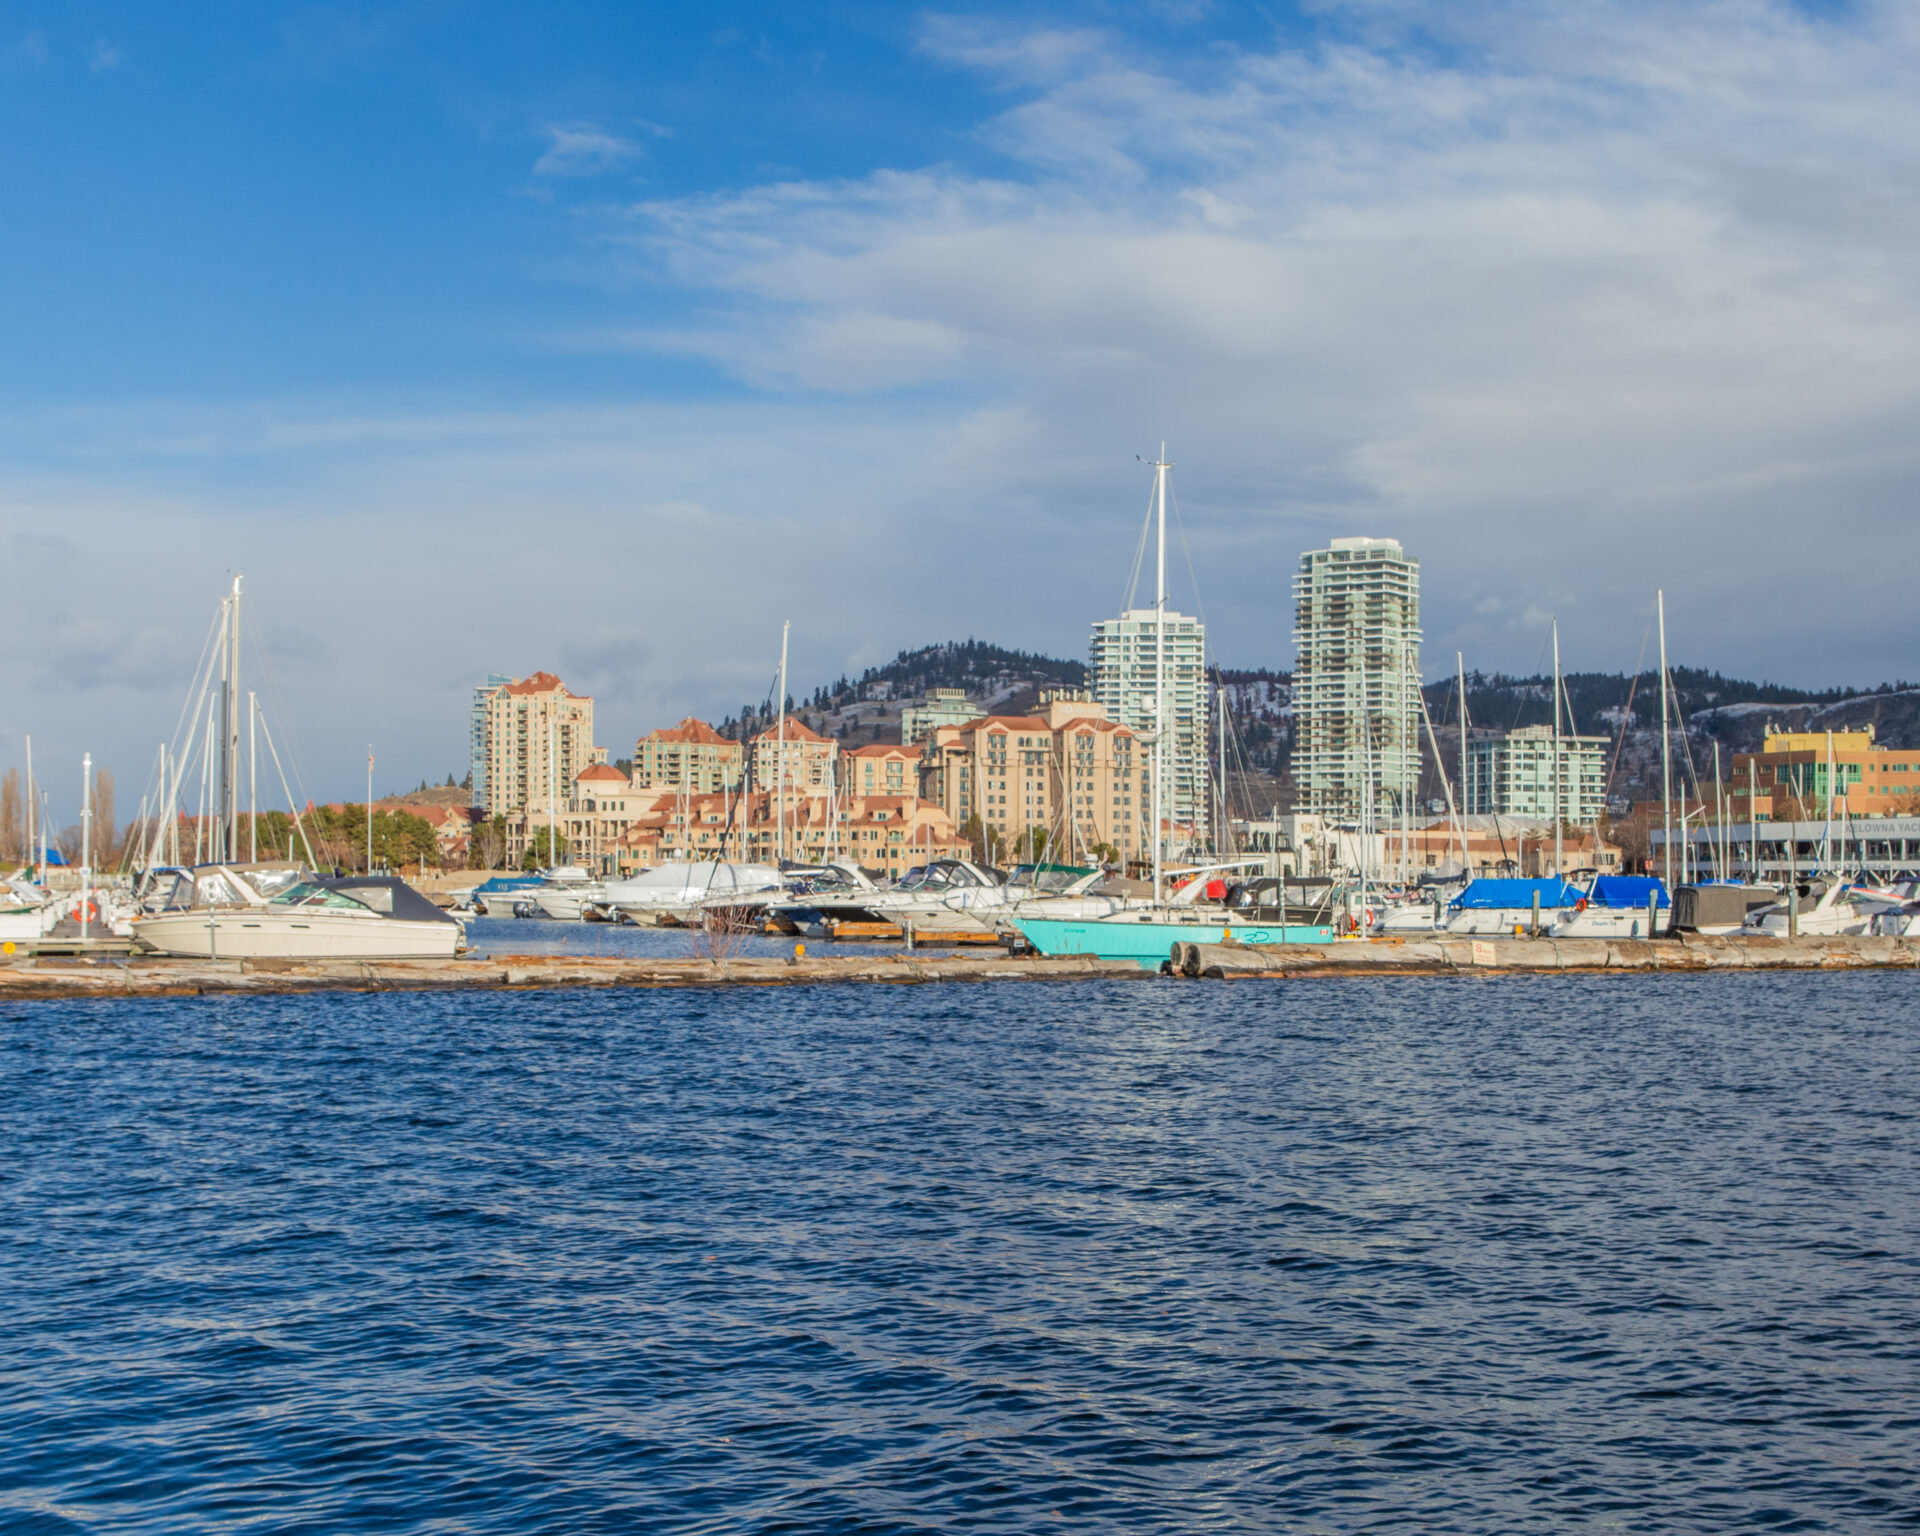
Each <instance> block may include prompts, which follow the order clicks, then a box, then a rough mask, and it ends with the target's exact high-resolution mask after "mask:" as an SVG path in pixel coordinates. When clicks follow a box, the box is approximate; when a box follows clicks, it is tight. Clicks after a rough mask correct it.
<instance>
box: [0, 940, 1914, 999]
mask: <svg viewBox="0 0 1920 1536" xmlns="http://www.w3.org/2000/svg"><path fill="white" fill-rule="evenodd" d="M1180 951H1181V952H1180V954H1179V955H1178V956H1169V971H1170V973H1171V974H1172V975H1174V976H1176V977H1191V978H1195V979H1200V978H1205V979H1219V980H1228V981H1262V980H1265V981H1295V980H1302V979H1308V978H1313V977H1329V978H1332V977H1341V976H1380V977H1385V976H1464V975H1480V976H1499V975H1522V974H1524V975H1537V974H1589V975H1598V974H1606V975H1613V974H1643V975H1644V974H1662V975H1672V974H1684V973H1704V972H1727V971H1814V970H1817V971H1834V970H1871V969H1881V970H1884V969H1899V970H1920V939H1912V938H1901V939H1893V938H1821V939H1812V938H1805V939H1764V938H1744V937H1729V938H1700V937H1695V936H1692V935H1688V936H1685V937H1678V938H1671V939H1653V940H1647V939H1484V938H1481V939H1466V938H1460V939H1454V938H1442V939H1425V940H1412V939H1409V940H1395V939H1372V940H1359V941H1354V942H1342V943H1334V944H1275V945H1258V946H1256V945H1247V944H1186V945H1181V946H1180ZM1154 975H1155V973H1154V972H1152V971H1150V970H1146V969H1143V968H1142V967H1140V966H1139V965H1136V964H1135V963H1134V962H1133V961H1131V960H1096V959H1092V958H1090V957H1087V956H1065V957H1060V958H1054V959H1048V958H1046V957H1044V956H1040V955H1018V956H1007V955H997V954H995V955H985V954H936V953H914V952H912V951H907V952H901V953H896V954H891V955H845V956H841V955H818V956H816V955H806V956H804V957H801V956H796V957H794V958H790V959H789V958H781V957H777V956H776V957H767V956H754V957H751V958H741V959H731V958H730V959H644V958H603V957H589V956H576V955H492V956H474V957H468V958H463V959H457V960H381V961H343V960H332V961H301V960H165V959H159V958H155V957H150V956H149V957H141V956H135V957H133V958H130V959H117V958H105V957H98V956H51V955H41V956H20V955H15V956H10V957H5V958H4V959H0V1001H25V1000H30V999H56V998H78V997H99V998H124V997H191V996H199V995H220V994H231V995H241V996H244V995H250V994H252V995H271V994H277V993H291V992H326V991H347V992H405V991H500V990H508V991H518V990H520V989H522V988H541V987H716V986H757V987H777V986H796V985H811V984H820V983H845V982H873V983H883V984H891V985H914V984H919V983H926V982H957V981H981V982H993V981H1139V980H1146V979H1152V978H1153V977H1154Z"/></svg>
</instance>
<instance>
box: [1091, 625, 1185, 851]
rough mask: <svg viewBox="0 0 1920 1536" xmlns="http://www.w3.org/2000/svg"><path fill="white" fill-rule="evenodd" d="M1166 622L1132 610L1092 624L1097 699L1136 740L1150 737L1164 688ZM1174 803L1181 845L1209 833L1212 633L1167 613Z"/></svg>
mask: <svg viewBox="0 0 1920 1536" xmlns="http://www.w3.org/2000/svg"><path fill="white" fill-rule="evenodd" d="M1159 632H1160V631H1159V625H1158V622H1157V620H1156V616H1155V612H1154V610H1153V609H1151V608H1129V609H1128V610H1127V611H1126V612H1124V613H1122V614H1121V615H1120V617H1119V618H1117V619H1102V620H1100V621H1099V622H1098V623H1096V624H1095V625H1094V626H1093V643H1092V658H1091V659H1092V667H1091V671H1090V681H1091V685H1092V695H1091V696H1092V697H1093V698H1094V699H1095V700H1097V701H1098V702H1099V704H1100V706H1101V707H1102V709H1104V710H1105V711H1106V716H1107V718H1108V719H1109V720H1112V721H1114V722H1115V723H1116V724H1119V725H1123V726H1125V727H1126V728H1127V729H1128V730H1129V731H1131V732H1133V734H1134V735H1135V736H1136V737H1142V736H1145V737H1148V738H1149V744H1148V746H1147V748H1146V757H1147V760H1148V761H1149V762H1150V761H1151V760H1152V757H1153V749H1152V746H1151V735H1152V732H1153V730H1154V711H1155V709H1156V708H1157V707H1158V703H1157V701H1158V697H1159V694H1158V690H1159V686H1160V658H1159V654H1158V652H1157V650H1156V646H1157V645H1158V643H1159ZM1166 640H1167V676H1166V689H1167V717H1168V729H1169V733H1170V734H1169V736H1168V738H1167V756H1166V763H1167V802H1166V804H1165V805H1163V806H1162V807H1161V811H1162V814H1163V816H1164V818H1165V819H1166V820H1167V821H1168V822H1169V823H1171V824H1172V825H1173V826H1176V827H1179V828H1181V829H1182V835H1181V837H1180V838H1179V839H1178V840H1176V841H1174V842H1172V843H1170V845H1169V846H1170V847H1177V846H1179V845H1180V843H1181V842H1185V841H1188V840H1193V841H1198V840H1201V839H1204V838H1205V836H1206V829H1207V823H1208V815H1209V811H1210V806H1211V793H1210V791H1209V788H1208V778H1207V735H1208V730H1207V724H1208V691H1207V675H1206V665H1207V631H1206V626H1205V625H1204V624H1202V623H1201V622H1200V621H1199V620H1198V619H1193V618H1188V617H1187V616H1186V615H1185V614H1180V613H1171V612H1170V613H1168V614H1167V615H1166Z"/></svg>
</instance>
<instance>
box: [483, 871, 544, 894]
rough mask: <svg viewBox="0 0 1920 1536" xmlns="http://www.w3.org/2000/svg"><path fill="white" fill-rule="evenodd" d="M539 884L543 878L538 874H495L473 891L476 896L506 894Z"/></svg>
mask: <svg viewBox="0 0 1920 1536" xmlns="http://www.w3.org/2000/svg"><path fill="white" fill-rule="evenodd" d="M539 884H541V879H540V877H539V876H538V875H495V876H494V877H493V878H492V879H491V880H489V881H487V882H486V883H485V884H484V885H477V886H475V887H474V888H473V893H474V895H476V896H504V895H506V894H507V893H508V892H509V891H526V890H531V889H532V888H533V887H534V886H536V885H539Z"/></svg>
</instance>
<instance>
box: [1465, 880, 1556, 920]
mask: <svg viewBox="0 0 1920 1536" xmlns="http://www.w3.org/2000/svg"><path fill="white" fill-rule="evenodd" d="M1535 891H1538V892H1539V893H1540V910H1541V911H1542V912H1547V911H1551V910H1553V909H1555V908H1558V907H1570V906H1572V905H1573V904H1574V903H1575V902H1576V901H1578V900H1579V899H1580V888H1579V887H1578V886H1574V885H1569V884H1568V883H1567V882H1566V881H1564V880H1469V881H1468V882H1467V888H1466V889H1465V890H1464V891H1462V892H1461V893H1460V894H1459V895H1458V896H1456V897H1454V898H1453V900H1452V901H1450V902H1448V903H1447V906H1448V908H1449V909H1450V910H1452V911H1455V912H1460V911H1468V912H1485V911H1488V910H1489V909H1492V908H1496V907H1513V908H1516V909H1520V910H1528V911H1530V910H1531V909H1532V907H1533V893H1534V892H1535Z"/></svg>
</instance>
